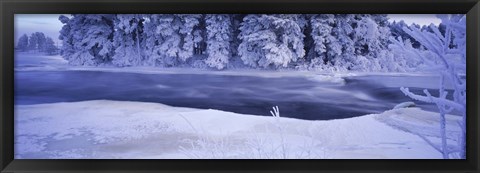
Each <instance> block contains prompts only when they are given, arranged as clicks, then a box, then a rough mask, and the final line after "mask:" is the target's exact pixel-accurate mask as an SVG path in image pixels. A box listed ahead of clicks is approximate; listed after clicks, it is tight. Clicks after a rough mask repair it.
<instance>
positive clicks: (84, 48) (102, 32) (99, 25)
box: [60, 14, 114, 65]
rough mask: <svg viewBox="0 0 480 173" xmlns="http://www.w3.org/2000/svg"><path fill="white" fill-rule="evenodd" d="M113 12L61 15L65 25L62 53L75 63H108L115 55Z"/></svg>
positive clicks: (62, 35)
mask: <svg viewBox="0 0 480 173" xmlns="http://www.w3.org/2000/svg"><path fill="white" fill-rule="evenodd" d="M113 17H114V15H111V14H74V15H72V18H71V19H69V18H67V17H65V16H63V17H62V16H61V17H60V20H61V21H62V23H64V24H65V26H64V27H63V28H62V30H61V31H60V39H61V40H63V46H62V55H63V57H64V58H65V59H67V60H68V61H69V63H70V64H73V65H99V64H103V63H108V62H110V61H111V57H112V56H113V47H112V35H113Z"/></svg>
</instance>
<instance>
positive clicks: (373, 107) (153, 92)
mask: <svg viewBox="0 0 480 173" xmlns="http://www.w3.org/2000/svg"><path fill="white" fill-rule="evenodd" d="M399 79H400V78H399ZM401 79H402V80H405V81H411V80H410V79H407V78H401ZM378 80H382V79H378V78H371V77H357V78H355V77H351V78H346V79H345V81H346V82H345V84H344V85H342V84H336V83H329V82H319V81H312V80H308V79H306V78H302V77H280V78H264V77H252V76H228V75H209V74H138V73H116V72H95V71H16V72H15V103H16V104H17V105H29V104H40V103H55V102H76V101H87V100H118V101H139V102H155V103H162V104H166V105H170V106H178V107H190V108H202V109H218V110H224V111H230V112H236V113H242V114H253V115H265V116H270V113H269V111H270V110H271V107H272V106H279V107H280V113H281V116H284V117H291V118H299V119H307V120H327V119H339V118H349V117H355V116H361V115H365V114H370V113H380V112H383V111H385V110H389V109H392V108H393V107H394V106H395V105H396V104H398V103H401V102H405V101H411V99H410V98H408V97H406V96H405V95H404V94H403V93H402V92H401V91H400V90H399V87H397V86H388V85H385V84H382V83H379V82H376V81H378ZM384 80H387V81H388V80H392V79H391V78H386V79H384ZM393 80H396V79H393ZM417 80H420V81H421V80H422V79H417ZM410 90H411V91H414V92H416V93H422V91H421V89H419V88H410ZM432 93H435V92H432ZM416 103H417V104H418V106H419V107H422V108H423V109H427V110H433V111H435V107H433V106H429V105H426V104H424V103H421V102H416Z"/></svg>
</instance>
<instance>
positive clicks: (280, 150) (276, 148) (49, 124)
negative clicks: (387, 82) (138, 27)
mask: <svg viewBox="0 0 480 173" xmlns="http://www.w3.org/2000/svg"><path fill="white" fill-rule="evenodd" d="M281 109H282V108H280V112H281ZM266 114H268V113H267V112H266ZM456 118H457V117H455V116H450V115H449V116H448V119H449V122H448V123H449V126H448V129H447V130H449V133H450V134H455V133H456V132H457V131H458V129H456V128H455V127H456V126H455V125H452V124H454V123H455V120H456ZM451 127H452V128H451ZM420 132H421V133H422V135H426V136H427V137H429V138H438V134H436V133H438V114H437V113H433V112H427V111H423V110H421V109H420V108H399V109H395V110H391V111H386V112H384V113H381V114H370V115H365V116H360V117H355V118H348V119H338V120H327V121H308V120H299V119H292V118H283V117H280V118H275V117H271V116H256V115H242V114H237V113H231V112H225V111H219V110H212V109H208V110H202V109H192V108H180V107H171V106H167V105H163V104H158V103H143V102H126V101H109V100H93V101H83V102H69V103H52V104H38V105H17V106H15V137H16V138H15V158H16V159H31V158H42V159H45V158H60V159H71V158H85V159H87V158H99V159H204V158H207V159H221V158H233V159H276V158H279V159H281V158H293V159H295V158H301V159H308V158H315V159H441V158H442V156H441V154H440V153H439V152H437V151H436V150H435V149H433V148H432V147H431V146H429V145H428V144H427V143H426V142H425V141H423V140H422V139H421V138H420V137H418V136H417V133H420ZM451 136H452V137H453V136H454V135H451ZM450 142H451V141H450ZM452 143H453V142H452Z"/></svg>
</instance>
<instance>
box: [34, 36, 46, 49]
mask: <svg viewBox="0 0 480 173" xmlns="http://www.w3.org/2000/svg"><path fill="white" fill-rule="evenodd" d="M34 34H35V35H36V37H37V49H38V51H40V52H45V42H46V41H47V38H46V37H45V34H44V33H42V32H35V33H34Z"/></svg>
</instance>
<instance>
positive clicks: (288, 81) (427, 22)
mask: <svg viewBox="0 0 480 173" xmlns="http://www.w3.org/2000/svg"><path fill="white" fill-rule="evenodd" d="M14 19H15V20H14V24H15V36H14V37H15V42H14V43H13V44H14V45H15V57H14V60H15V66H14V77H15V82H14V99H15V102H14V103H15V110H14V149H15V151H14V156H15V159H465V158H466V152H467V151H466V121H467V120H466V15H465V14H15V17H14Z"/></svg>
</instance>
